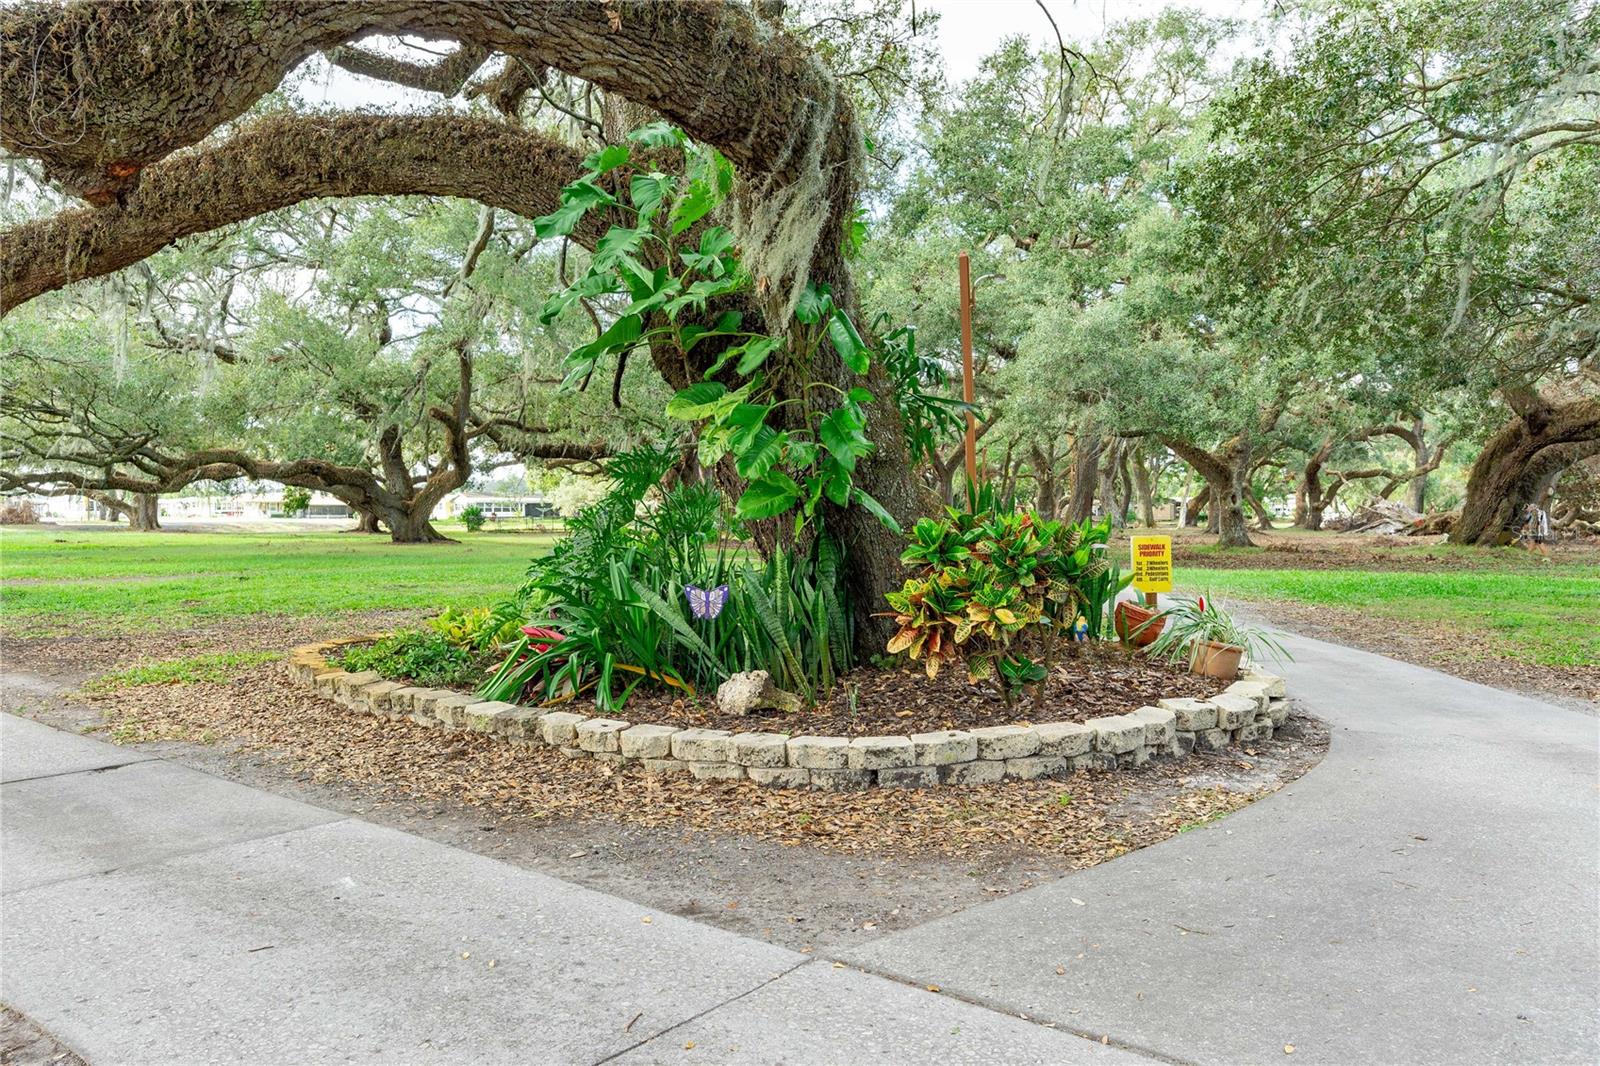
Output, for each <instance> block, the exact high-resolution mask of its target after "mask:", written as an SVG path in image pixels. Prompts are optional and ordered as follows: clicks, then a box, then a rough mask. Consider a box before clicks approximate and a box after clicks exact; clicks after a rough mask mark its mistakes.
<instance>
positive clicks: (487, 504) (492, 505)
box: [433, 492, 556, 522]
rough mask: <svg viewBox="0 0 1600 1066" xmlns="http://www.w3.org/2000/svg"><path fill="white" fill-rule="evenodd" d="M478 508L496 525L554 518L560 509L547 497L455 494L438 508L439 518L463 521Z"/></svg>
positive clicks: (476, 493)
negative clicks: (468, 511) (471, 509)
mask: <svg viewBox="0 0 1600 1066" xmlns="http://www.w3.org/2000/svg"><path fill="white" fill-rule="evenodd" d="M474 505H476V506H477V507H479V508H481V509H482V510H483V516H484V517H485V518H487V519H489V520H490V521H491V522H494V521H501V522H503V521H505V520H507V519H511V518H516V519H522V518H552V517H554V516H555V513H556V509H555V507H554V506H553V505H552V504H551V503H550V501H549V500H548V499H547V498H546V497H545V496H544V494H543V493H538V492H531V493H527V494H525V495H521V496H509V495H502V494H499V493H487V492H452V493H450V494H449V495H448V496H446V497H445V498H444V499H442V500H440V501H439V506H438V507H436V508H434V511H433V517H435V518H460V517H461V512H462V511H465V510H466V509H467V508H468V507H472V506H474Z"/></svg>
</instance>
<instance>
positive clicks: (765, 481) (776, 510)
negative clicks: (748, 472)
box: [734, 470, 800, 521]
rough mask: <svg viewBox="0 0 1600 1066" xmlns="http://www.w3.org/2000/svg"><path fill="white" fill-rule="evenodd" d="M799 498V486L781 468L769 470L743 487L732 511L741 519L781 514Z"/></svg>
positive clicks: (747, 519) (749, 519)
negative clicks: (743, 489) (747, 486)
mask: <svg viewBox="0 0 1600 1066" xmlns="http://www.w3.org/2000/svg"><path fill="white" fill-rule="evenodd" d="M799 498H800V486H799V485H796V484H795V483H794V478H792V477H790V476H789V475H788V474H785V473H784V472H783V471H782V470H769V471H767V472H766V474H764V475H763V476H761V477H760V478H758V479H757V480H755V481H752V482H751V483H750V487H749V488H747V489H745V491H744V495H743V496H740V497H739V502H738V504H736V505H735V507H734V511H735V513H736V514H737V515H738V517H739V518H740V520H742V521H751V520H753V519H757V518H772V517H774V516H776V515H780V514H783V512H785V511H787V510H788V509H789V508H791V507H793V506H794V503H795V501H796V500H798V499H799Z"/></svg>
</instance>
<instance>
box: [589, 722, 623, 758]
mask: <svg viewBox="0 0 1600 1066" xmlns="http://www.w3.org/2000/svg"><path fill="white" fill-rule="evenodd" d="M632 724H633V723H632V722H624V721H623V720H622V719H620V718H588V719H585V720H584V721H582V722H579V723H578V726H577V729H578V747H580V748H582V749H583V750H584V751H615V752H618V753H619V754H620V753H621V751H622V740H621V737H620V734H621V733H622V731H623V730H624V729H626V728H628V727H629V726H630V725H632Z"/></svg>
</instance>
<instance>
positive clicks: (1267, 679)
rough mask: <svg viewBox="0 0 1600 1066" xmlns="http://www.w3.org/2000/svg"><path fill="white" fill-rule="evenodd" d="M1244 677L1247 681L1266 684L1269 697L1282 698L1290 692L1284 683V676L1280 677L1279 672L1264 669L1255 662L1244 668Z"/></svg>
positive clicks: (1272, 698)
mask: <svg viewBox="0 0 1600 1066" xmlns="http://www.w3.org/2000/svg"><path fill="white" fill-rule="evenodd" d="M1244 679H1245V680H1246V681H1259V682H1260V683H1261V684H1263V685H1265V686H1266V688H1267V698H1268V699H1271V700H1281V699H1283V698H1284V697H1285V696H1287V695H1288V694H1289V693H1288V690H1287V688H1286V687H1285V685H1284V680H1283V678H1281V677H1279V676H1278V675H1277V674H1274V673H1271V672H1269V671H1267V670H1263V669H1262V668H1261V667H1259V666H1257V665H1255V664H1254V663H1251V664H1250V665H1249V666H1246V667H1245V668H1244Z"/></svg>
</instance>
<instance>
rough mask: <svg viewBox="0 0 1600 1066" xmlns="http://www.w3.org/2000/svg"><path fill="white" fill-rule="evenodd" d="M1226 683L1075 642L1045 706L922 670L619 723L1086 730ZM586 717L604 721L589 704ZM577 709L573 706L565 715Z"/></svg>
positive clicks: (658, 694)
mask: <svg viewBox="0 0 1600 1066" xmlns="http://www.w3.org/2000/svg"><path fill="white" fill-rule="evenodd" d="M1226 685H1227V682H1225V681H1218V680H1217V679H1215V678H1209V677H1200V676H1197V675H1195V674H1191V673H1189V672H1188V671H1187V670H1181V669H1178V668H1176V667H1173V666H1169V665H1168V664H1166V663H1163V662H1158V661H1153V660H1150V659H1141V658H1135V657H1133V656H1131V655H1129V654H1128V653H1127V652H1125V651H1123V649H1122V648H1121V647H1120V646H1118V645H1115V644H1109V643H1103V642H1102V643H1097V644H1079V645H1077V646H1075V647H1074V648H1073V649H1072V650H1071V651H1069V652H1068V653H1067V654H1066V655H1064V656H1063V657H1062V658H1061V660H1060V661H1059V662H1058V663H1057V664H1056V666H1055V668H1054V670H1053V672H1052V676H1051V679H1050V684H1049V686H1048V688H1046V690H1045V702H1044V706H1043V707H1042V708H1037V707H1035V705H1034V701H1033V697H1032V695H1031V694H1029V693H1024V694H1023V695H1022V696H1021V697H1020V698H1019V699H1018V700H1017V701H1016V706H1015V707H1014V708H1008V707H1006V705H1005V701H1004V700H1002V699H1001V698H1000V693H999V692H998V691H997V690H996V689H995V687H994V685H992V684H982V683H980V684H972V683H970V682H969V681H968V680H967V674H966V671H965V670H962V669H961V668H960V667H959V666H957V667H953V668H950V669H945V670H942V671H940V672H939V676H938V677H936V678H933V679H929V678H928V677H927V676H926V675H925V674H924V673H923V672H922V671H921V670H917V669H906V668H890V669H881V668H879V667H875V666H868V667H861V668H858V669H856V670H852V671H851V672H850V673H849V674H848V675H846V676H845V677H844V678H842V679H841V680H840V683H839V684H837V685H835V686H834V689H833V692H832V694H831V695H830V696H829V698H828V699H827V700H826V701H824V702H823V703H822V704H821V705H819V706H818V707H817V708H816V709H815V710H811V711H805V712H802V713H800V714H788V713H785V712H782V711H777V710H767V711H758V712H756V713H754V714H751V715H749V716H747V717H741V716H736V715H730V714H724V713H722V712H721V711H719V710H718V708H717V705H716V701H715V700H714V699H713V698H712V696H713V694H712V693H707V692H702V693H700V694H699V697H698V698H697V699H686V698H684V696H683V694H682V693H674V692H672V691H670V690H663V691H650V692H646V691H644V690H642V689H641V690H639V691H636V692H634V694H633V695H632V696H630V697H629V698H628V703H627V705H626V707H625V708H624V709H623V710H622V711H621V712H618V713H619V715H620V716H621V717H624V718H633V719H635V720H638V721H645V722H660V723H662V724H663V725H676V726H681V727H684V728H690V727H698V728H701V729H729V730H735V731H737V730H748V729H779V730H784V731H789V732H797V731H803V732H808V733H812V732H823V733H833V734H838V735H842V736H848V737H860V736H872V735H875V734H880V733H926V732H931V731H933V730H939V729H976V728H981V727H984V726H996V725H1010V724H1011V723H1013V722H1019V721H1030V720H1032V721H1041V722H1087V721H1089V720H1090V719H1092V718H1101V717H1106V716H1109V715H1120V714H1129V713H1132V712H1133V711H1137V710H1138V709H1139V708H1140V707H1147V706H1150V705H1151V704H1154V703H1155V702H1156V701H1157V700H1160V699H1168V698H1172V697H1181V696H1187V697H1192V698H1196V699H1205V698H1207V697H1209V696H1215V695H1216V694H1217V693H1219V692H1221V691H1222V690H1223V688H1224V687H1226ZM584 704H586V705H583V706H581V709H582V710H583V711H584V713H585V714H598V713H600V712H598V711H595V710H593V705H592V704H590V703H588V701H584ZM567 709H569V710H570V709H572V708H567Z"/></svg>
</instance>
